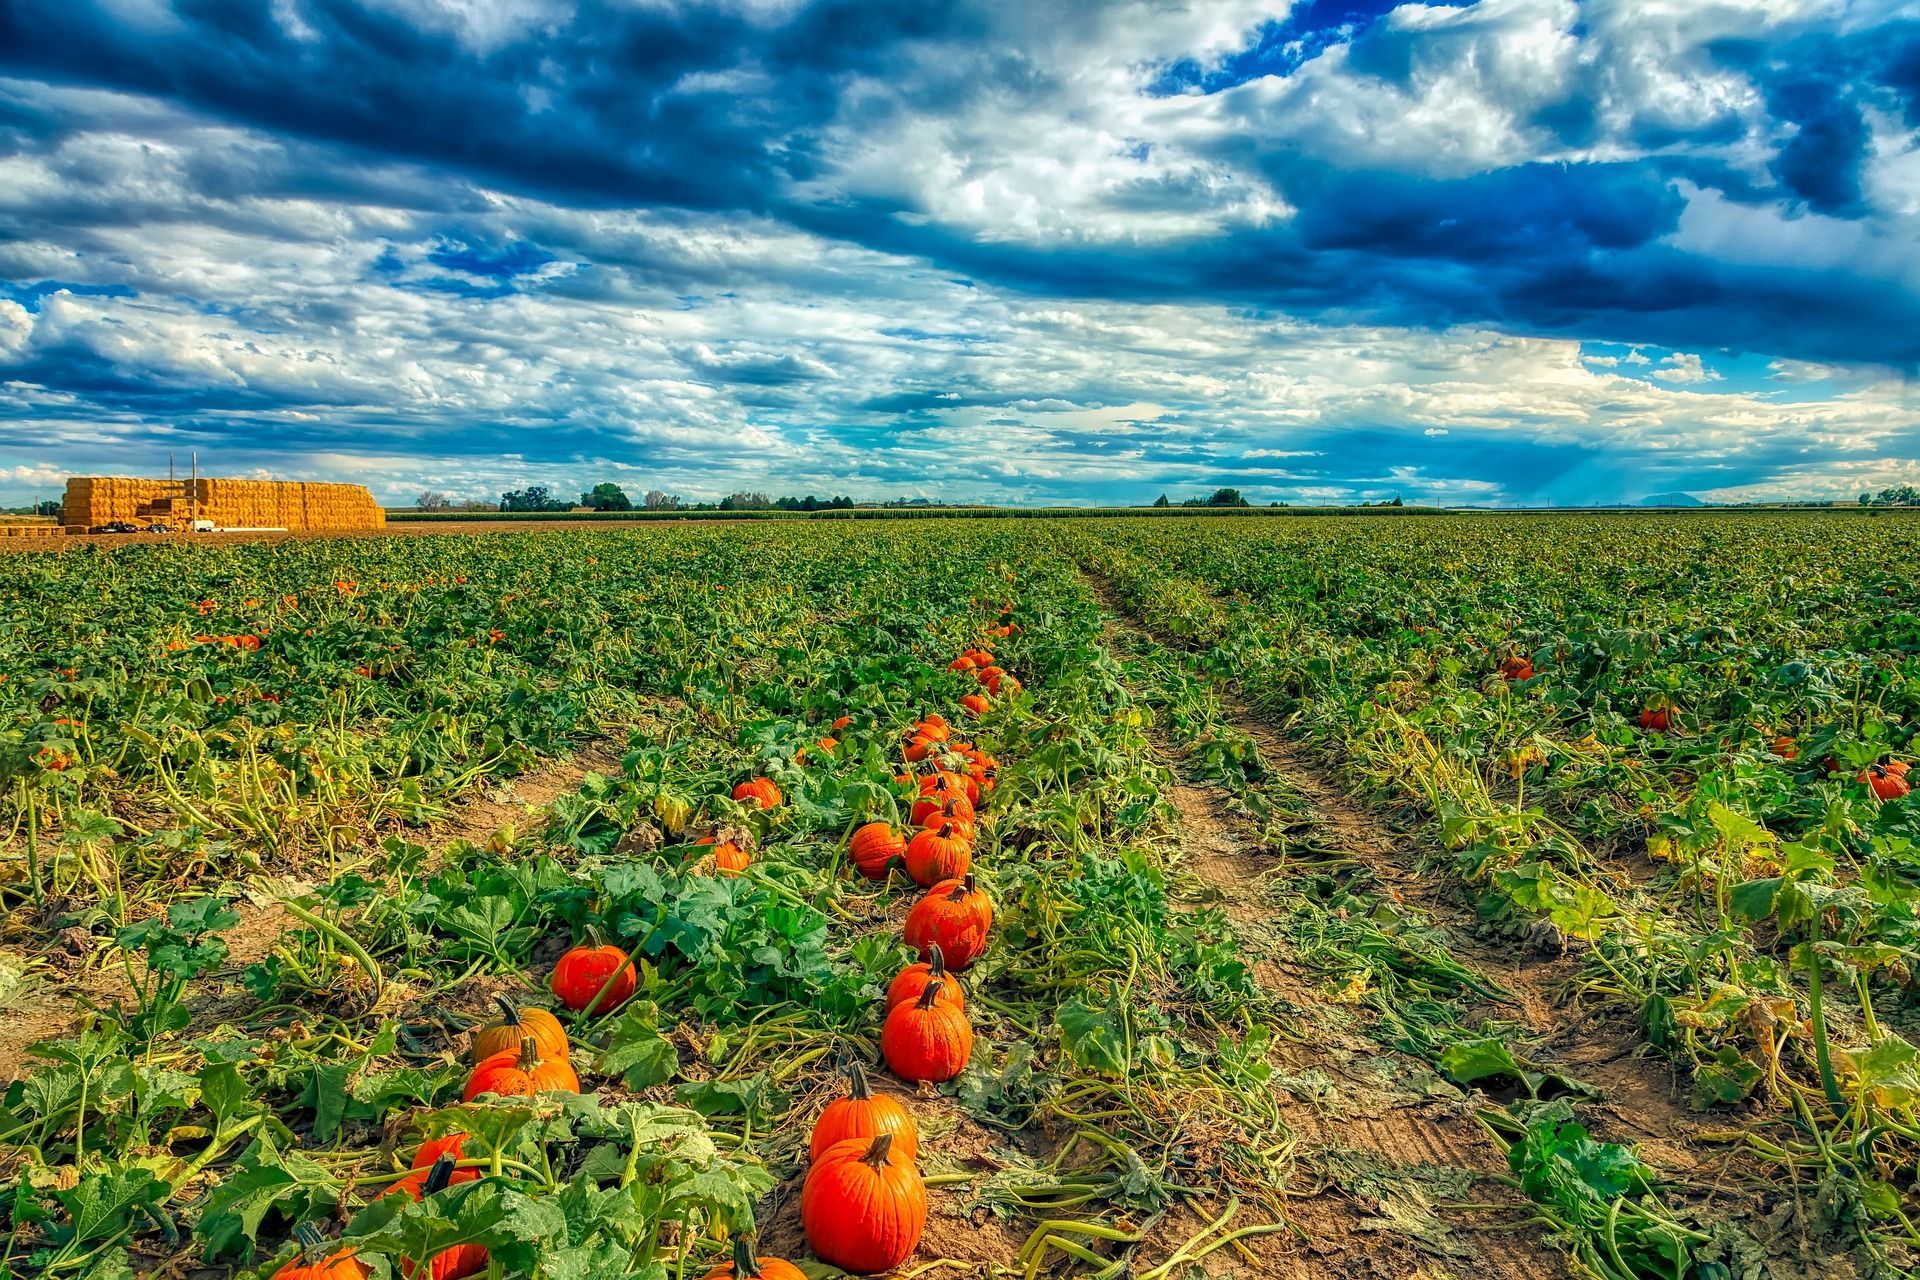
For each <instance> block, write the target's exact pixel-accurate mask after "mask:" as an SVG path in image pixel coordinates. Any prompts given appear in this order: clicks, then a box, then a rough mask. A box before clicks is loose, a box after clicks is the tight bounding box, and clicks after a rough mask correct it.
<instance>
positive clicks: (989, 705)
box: [960, 693, 993, 716]
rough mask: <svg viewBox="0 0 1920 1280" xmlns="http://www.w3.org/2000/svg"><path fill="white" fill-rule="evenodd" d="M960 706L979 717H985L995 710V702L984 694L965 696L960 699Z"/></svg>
mask: <svg viewBox="0 0 1920 1280" xmlns="http://www.w3.org/2000/svg"><path fill="white" fill-rule="evenodd" d="M960 705H961V706H963V707H965V708H966V709H967V710H969V711H971V712H973V714H975V715H977V716H983V715H985V714H987V712H989V711H991V710H993V702H992V701H991V700H990V699H989V698H988V697H987V695H986V694H984V693H969V694H964V695H962V697H961V699H960Z"/></svg>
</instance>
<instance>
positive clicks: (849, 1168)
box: [800, 1133, 927, 1275]
mask: <svg viewBox="0 0 1920 1280" xmlns="http://www.w3.org/2000/svg"><path fill="white" fill-rule="evenodd" d="M926 1225H927V1188H926V1184H925V1183H923V1182H921V1181H920V1174H919V1171H918V1170H916V1169H915V1168H914V1167H913V1161H912V1160H911V1159H909V1158H908V1157H906V1156H904V1155H901V1154H900V1153H899V1152H896V1151H895V1150H894V1149H893V1135H892V1134H887V1133H883V1134H881V1135H880V1136H879V1137H877V1138H874V1139H873V1140H872V1141H870V1142H863V1141H861V1140H860V1139H858V1138H854V1139H851V1140H849V1141H847V1142H838V1143H835V1144H834V1145H833V1146H831V1147H828V1148H827V1149H826V1150H825V1151H823V1152H821V1153H820V1158H819V1159H818V1160H816V1161H814V1163H813V1168H812V1169H811V1170H809V1171H808V1173H807V1180H806V1183H805V1184H804V1185H803V1186H802V1187H801V1188H800V1226H801V1228H802V1229H803V1230H804V1231H805V1232H806V1234H807V1243H808V1244H809V1245H811V1246H813V1251H814V1253H815V1254H816V1255H818V1257H819V1258H820V1260H821V1261H822V1262H826V1263H830V1264H831V1265H833V1266H836V1267H839V1268H840V1269H841V1270H843V1271H852V1272H855V1273H856V1274H859V1275H874V1274H877V1273H879V1272H882V1271H892V1270H893V1269H894V1268H895V1267H898V1266H899V1265H900V1264H901V1263H903V1262H905V1261H906V1260H907V1259H908V1258H910V1257H912V1256H913V1251H914V1249H915V1247H917V1246H918V1245H919V1243H920V1233H921V1232H922V1231H924V1230H925V1229H926Z"/></svg>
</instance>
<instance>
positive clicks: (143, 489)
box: [61, 476, 179, 533]
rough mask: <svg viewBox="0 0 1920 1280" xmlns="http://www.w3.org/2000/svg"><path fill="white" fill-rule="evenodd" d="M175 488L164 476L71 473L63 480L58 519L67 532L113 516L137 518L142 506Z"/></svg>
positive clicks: (84, 530)
mask: <svg viewBox="0 0 1920 1280" xmlns="http://www.w3.org/2000/svg"><path fill="white" fill-rule="evenodd" d="M178 491H179V487H178V486H169V485H168V484H167V482H166V481H165V480H134V479H127V478H124V477H120V476H75V477H73V478H72V479H70V480H68V481H67V496H66V498H65V500H64V501H63V502H62V503H61V507H62V519H63V520H64V521H65V523H66V526H67V532H68V533H85V532H86V531H87V530H89V529H91V528H93V527H95V526H96V525H103V524H108V523H110V522H112V521H114V520H135V521H138V520H140V519H142V514H141V512H142V508H144V507H146V506H148V505H150V504H152V503H153V502H155V501H158V500H159V499H162V498H165V497H166V496H168V494H169V493H173V492H178Z"/></svg>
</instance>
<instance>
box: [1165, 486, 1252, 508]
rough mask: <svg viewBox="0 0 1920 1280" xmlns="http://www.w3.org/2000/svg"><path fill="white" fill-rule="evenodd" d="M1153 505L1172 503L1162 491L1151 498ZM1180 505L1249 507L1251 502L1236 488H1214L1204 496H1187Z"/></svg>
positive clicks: (1168, 505) (1170, 504)
mask: <svg viewBox="0 0 1920 1280" xmlns="http://www.w3.org/2000/svg"><path fill="white" fill-rule="evenodd" d="M1153 505H1154V506H1155V507H1156V508H1160V507H1170V506H1172V505H1173V503H1171V502H1169V501H1168V500H1167V495H1166V494H1164V493H1163V494H1161V495H1160V496H1159V497H1157V498H1155V499H1154V500H1153ZM1180 505H1181V506H1183V507H1250V506H1252V505H1253V504H1252V503H1251V502H1248V501H1247V500H1246V498H1245V496H1243V495H1242V494H1241V492H1240V491H1239V490H1238V489H1215V490H1214V491H1213V492H1212V493H1211V494H1209V495H1207V496H1206V497H1204V498H1188V499H1186V500H1185V501H1183V502H1182V503H1181V504H1180Z"/></svg>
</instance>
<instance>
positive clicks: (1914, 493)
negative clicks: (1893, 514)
mask: <svg viewBox="0 0 1920 1280" xmlns="http://www.w3.org/2000/svg"><path fill="white" fill-rule="evenodd" d="M1873 504H1874V505H1875V506H1877V507H1920V489H1916V488H1914V487H1913V486H1912V485H1910V484H1902V485H1888V486H1887V487H1886V488H1884V489H1882V490H1881V491H1880V492H1879V493H1878V494H1877V495H1875V497H1874V499H1873Z"/></svg>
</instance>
